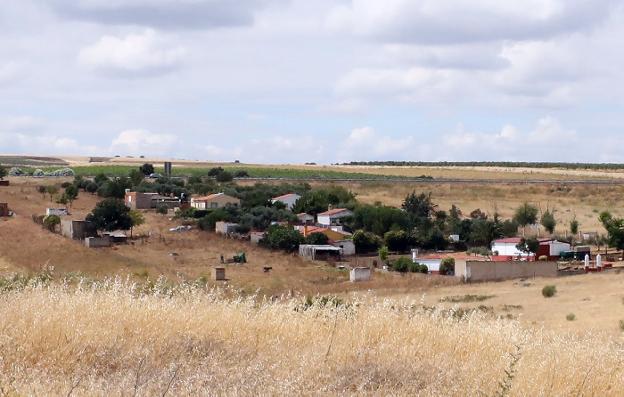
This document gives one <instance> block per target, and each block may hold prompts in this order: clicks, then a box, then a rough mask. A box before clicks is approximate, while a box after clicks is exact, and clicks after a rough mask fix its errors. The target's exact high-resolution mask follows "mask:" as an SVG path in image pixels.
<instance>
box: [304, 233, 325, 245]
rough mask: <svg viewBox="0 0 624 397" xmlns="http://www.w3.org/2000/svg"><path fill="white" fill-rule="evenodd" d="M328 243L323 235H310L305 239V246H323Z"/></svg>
mask: <svg viewBox="0 0 624 397" xmlns="http://www.w3.org/2000/svg"><path fill="white" fill-rule="evenodd" d="M328 241H329V237H327V235H326V234H323V233H312V234H310V235H308V236H307V237H306V238H305V243H306V244H312V245H325V244H327V242H328Z"/></svg>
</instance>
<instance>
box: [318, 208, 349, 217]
mask: <svg viewBox="0 0 624 397" xmlns="http://www.w3.org/2000/svg"><path fill="white" fill-rule="evenodd" d="M344 211H349V210H348V209H346V208H334V209H332V210H329V211H325V212H321V213H320V214H318V215H330V216H331V215H336V214H339V213H341V212H344Z"/></svg>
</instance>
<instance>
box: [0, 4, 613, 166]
mask: <svg viewBox="0 0 624 397" xmlns="http://www.w3.org/2000/svg"><path fill="white" fill-rule="evenodd" d="M623 40H624V1H622V0H594V1H588V0H567V1H564V0H526V1H524V2H511V1H508V2H507V1H505V2H503V1H496V0H472V1H467V0H454V1H447V0H423V1H416V0H385V1H383V2H380V1H378V0H352V1H347V0H333V1H330V0H315V1H313V2H312V1H307V0H238V1H229V0H123V1H122V0H47V1H44V0H7V1H5V2H3V8H2V12H1V13H0V152H1V153H13V154H22V153H23V154H46V155H49V154H56V155H116V154H119V155H134V156H138V155H146V156H167V157H176V158H186V159H198V160H220V161H221V160H223V161H232V160H234V159H239V160H241V161H244V162H261V163H285V162H292V163H303V162H309V161H315V162H318V163H333V162H341V161H350V160H414V161H418V160H427V161H429V160H449V161H462V160H522V161H591V162H624V155H623V154H621V150H620V146H621V145H620V142H622V138H621V137H622V133H623V132H624V131H623V126H624V112H623V110H624V106H623V101H624V77H623V76H622V72H621V71H622V70H624V53H623V52H622V51H621V48H622V41H623Z"/></svg>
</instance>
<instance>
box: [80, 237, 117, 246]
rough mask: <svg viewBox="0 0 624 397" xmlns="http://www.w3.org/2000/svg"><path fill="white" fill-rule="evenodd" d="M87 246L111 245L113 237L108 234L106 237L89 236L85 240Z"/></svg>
mask: <svg viewBox="0 0 624 397" xmlns="http://www.w3.org/2000/svg"><path fill="white" fill-rule="evenodd" d="M84 242H85V247H87V248H104V247H110V246H111V239H110V238H109V237H108V236H105V237H87V238H85V240H84Z"/></svg>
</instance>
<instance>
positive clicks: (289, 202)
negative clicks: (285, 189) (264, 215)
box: [271, 193, 301, 210]
mask: <svg viewBox="0 0 624 397" xmlns="http://www.w3.org/2000/svg"><path fill="white" fill-rule="evenodd" d="M300 198H301V196H300V195H298V194H297V193H288V194H283V195H281V196H277V197H273V198H272V199H271V204H275V203H278V202H279V203H282V204H284V205H285V206H286V208H288V209H289V210H292V209H293V207H294V206H295V203H296V202H297V200H299V199H300Z"/></svg>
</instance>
